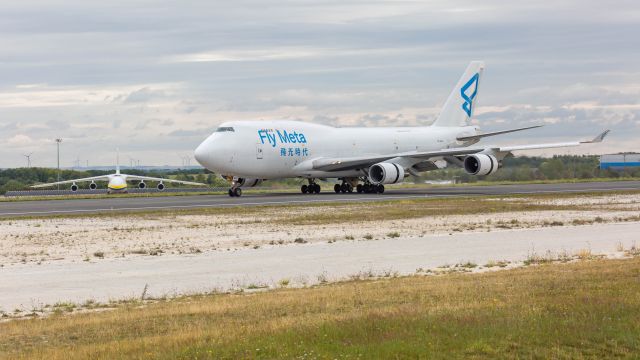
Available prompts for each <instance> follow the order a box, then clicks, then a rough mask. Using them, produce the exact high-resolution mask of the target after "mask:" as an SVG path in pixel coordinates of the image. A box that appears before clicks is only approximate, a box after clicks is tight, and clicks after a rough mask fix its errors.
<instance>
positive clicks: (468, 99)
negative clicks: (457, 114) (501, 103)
mask: <svg viewBox="0 0 640 360" xmlns="http://www.w3.org/2000/svg"><path fill="white" fill-rule="evenodd" d="M479 78H480V74H479V73H476V74H475V75H473V77H472V78H471V79H469V81H468V82H467V83H466V84H464V86H463V87H462V88H461V89H460V96H462V99H463V100H464V103H462V110H464V112H466V113H467V116H469V117H471V109H473V99H475V98H476V95H477V94H478V79H479ZM471 87H473V92H472V93H471V95H467V91H468V90H469V88H471Z"/></svg>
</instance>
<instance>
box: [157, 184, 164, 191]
mask: <svg viewBox="0 0 640 360" xmlns="http://www.w3.org/2000/svg"><path fill="white" fill-rule="evenodd" d="M158 190H160V191H162V190H164V184H163V183H158Z"/></svg>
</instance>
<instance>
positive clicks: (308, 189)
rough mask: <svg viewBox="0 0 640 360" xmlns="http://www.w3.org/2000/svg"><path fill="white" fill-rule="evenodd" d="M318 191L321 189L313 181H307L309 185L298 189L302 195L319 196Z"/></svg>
mask: <svg viewBox="0 0 640 360" xmlns="http://www.w3.org/2000/svg"><path fill="white" fill-rule="evenodd" d="M320 190H322V188H321V187H320V185H318V184H316V182H315V180H313V179H309V185H302V186H301V187H300V192H302V193H303V194H320Z"/></svg>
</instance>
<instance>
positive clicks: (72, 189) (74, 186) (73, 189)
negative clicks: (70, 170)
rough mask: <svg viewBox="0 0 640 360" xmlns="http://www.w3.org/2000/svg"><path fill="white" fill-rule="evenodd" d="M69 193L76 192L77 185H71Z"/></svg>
mask: <svg viewBox="0 0 640 360" xmlns="http://www.w3.org/2000/svg"><path fill="white" fill-rule="evenodd" d="M71 191H73V192H76V191H78V185H76V184H75V183H74V184H73V185H71Z"/></svg>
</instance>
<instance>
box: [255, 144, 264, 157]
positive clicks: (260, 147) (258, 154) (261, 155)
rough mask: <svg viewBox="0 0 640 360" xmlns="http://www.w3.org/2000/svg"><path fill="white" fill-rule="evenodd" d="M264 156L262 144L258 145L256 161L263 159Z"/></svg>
mask: <svg viewBox="0 0 640 360" xmlns="http://www.w3.org/2000/svg"><path fill="white" fill-rule="evenodd" d="M263 155H264V154H263V151H262V144H256V159H258V160H260V159H262V157H263Z"/></svg>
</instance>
